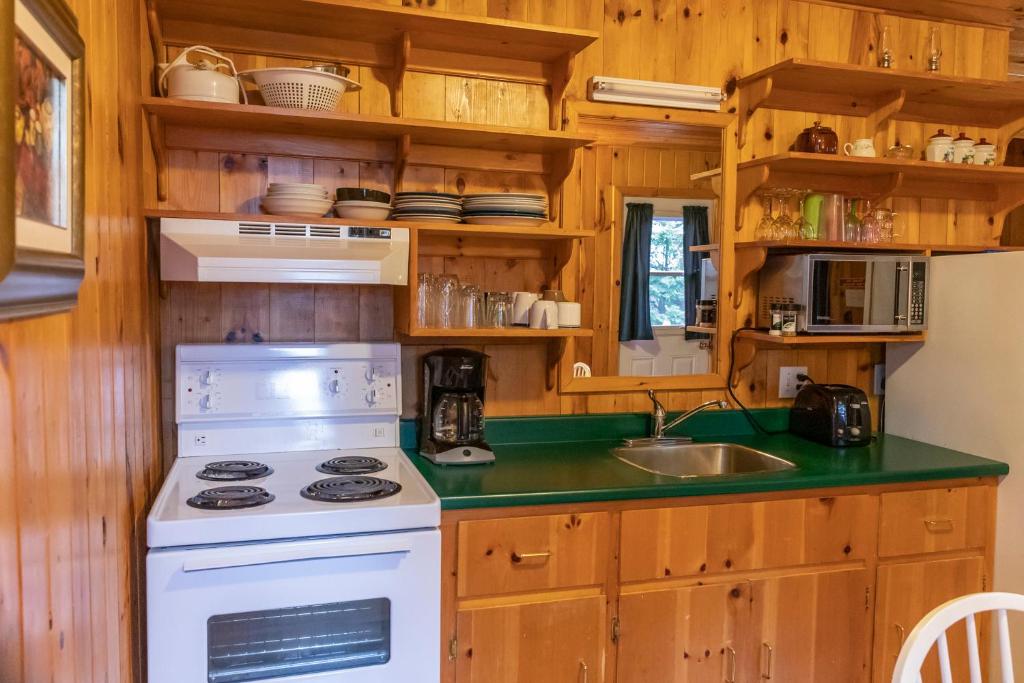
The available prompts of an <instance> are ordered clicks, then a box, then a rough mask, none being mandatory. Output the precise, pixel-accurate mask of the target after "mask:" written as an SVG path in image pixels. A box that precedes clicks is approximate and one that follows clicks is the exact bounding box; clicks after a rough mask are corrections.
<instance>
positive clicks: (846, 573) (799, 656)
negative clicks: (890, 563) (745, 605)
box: [744, 569, 871, 683]
mask: <svg viewBox="0 0 1024 683" xmlns="http://www.w3.org/2000/svg"><path fill="white" fill-rule="evenodd" d="M869 578H870V575H869V572H868V570H867V569H845V570H837V571H818V572H813V573H807V574H795V575H787V576H780V577H774V578H770V579H761V580H757V581H754V582H752V586H753V588H752V590H753V603H752V608H753V614H752V618H751V620H752V628H751V632H750V634H749V636H748V638H747V639H746V640H747V642H749V643H750V645H749V646H748V647H752V648H756V650H757V654H756V662H757V665H756V668H757V674H755V675H754V676H753V677H752V678H749V679H744V680H753V681H758V680H770V681H779V682H780V683H795V682H796V681H828V682H829V683H863V682H865V681H867V680H868V677H869V673H870V665H871V600H870V581H869Z"/></svg>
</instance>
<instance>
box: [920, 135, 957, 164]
mask: <svg viewBox="0 0 1024 683" xmlns="http://www.w3.org/2000/svg"><path fill="white" fill-rule="evenodd" d="M924 155H925V159H927V160H928V161H953V138H951V137H950V136H948V135H946V132H945V131H943V130H940V131H939V132H938V134H937V135H933V136H932V137H931V139H929V140H928V148H927V149H926V150H925V153H924Z"/></svg>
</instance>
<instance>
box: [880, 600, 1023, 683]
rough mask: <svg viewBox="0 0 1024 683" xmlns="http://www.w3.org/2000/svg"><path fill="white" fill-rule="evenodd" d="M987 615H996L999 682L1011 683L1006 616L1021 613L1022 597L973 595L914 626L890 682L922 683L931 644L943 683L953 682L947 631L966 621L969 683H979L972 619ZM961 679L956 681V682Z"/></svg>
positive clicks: (976, 643) (1011, 662) (976, 633)
mask: <svg viewBox="0 0 1024 683" xmlns="http://www.w3.org/2000/svg"><path fill="white" fill-rule="evenodd" d="M987 612H995V613H996V630H997V637H998V643H999V661H1000V663H1001V667H1000V668H1001V670H1002V683H1014V679H1013V660H1012V652H1011V650H1010V627H1009V623H1008V619H1007V616H1006V613H1007V612H1024V595H1017V594H1016V593H975V594H973V595H965V596H963V597H962V598H956V599H955V600H950V601H949V602H947V603H946V604H944V605H940V606H938V607H936V608H935V609H933V610H932V611H931V612H929V613H928V615H927V616H925V618H924V619H922V620H921V621H920V623H918V625H917V626H915V627H914V630H913V631H911V633H910V636H908V637H907V640H906V642H904V643H903V649H902V650H900V656H899V659H897V660H896V671H895V672H894V673H893V675H892V683H921V666H922V665H923V664H924V660H925V658H926V657H927V656H928V653H929V652H930V651H931V649H932V646H933V645H934V646H936V647H937V649H938V655H939V671H940V672H941V674H942V683H953V672H952V671H951V669H950V664H949V643H948V641H947V640H946V631H947V630H948V629H949V628H950V627H951V626H953V625H954V624H956V623H957V622H959V621H961V620H964V621H966V622H967V623H966V626H967V658H968V659H967V661H968V666H969V668H970V673H971V683H982V680H981V654H980V653H979V652H978V631H977V628H976V624H975V619H974V616H975V615H976V614H982V613H987ZM962 680H963V679H962V678H961V679H958V683H959V681H962Z"/></svg>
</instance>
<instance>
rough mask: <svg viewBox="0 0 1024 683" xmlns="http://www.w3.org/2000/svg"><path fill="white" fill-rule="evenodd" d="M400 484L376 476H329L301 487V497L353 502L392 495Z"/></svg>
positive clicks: (327, 501) (400, 488)
mask: <svg viewBox="0 0 1024 683" xmlns="http://www.w3.org/2000/svg"><path fill="white" fill-rule="evenodd" d="M401 490H402V486H401V484H399V483H398V482H394V481H389V480H387V479H378V478H377V477H364V476H355V477H329V478H327V479H320V480H319V481H314V482H313V483H312V484H310V485H309V486H307V487H306V488H304V489H302V497H303V498H308V499H310V500H318V501H321V502H324V503H355V502H359V501H366V500H377V499H379V498H387V497H388V496H393V495H395V494H396V493H398V492H399V491H401Z"/></svg>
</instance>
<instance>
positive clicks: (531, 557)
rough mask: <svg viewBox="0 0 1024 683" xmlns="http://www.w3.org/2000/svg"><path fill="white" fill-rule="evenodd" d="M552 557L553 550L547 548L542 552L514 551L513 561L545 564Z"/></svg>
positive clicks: (514, 562)
mask: <svg viewBox="0 0 1024 683" xmlns="http://www.w3.org/2000/svg"><path fill="white" fill-rule="evenodd" d="M550 557H551V551H550V550H547V551H545V552H542V553H517V552H515V551H514V550H513V551H512V563H513V564H523V563H524V562H534V563H536V564H543V563H545V562H547V561H548V559H549V558H550Z"/></svg>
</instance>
